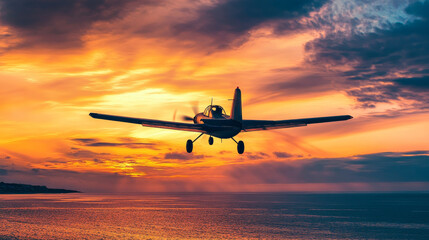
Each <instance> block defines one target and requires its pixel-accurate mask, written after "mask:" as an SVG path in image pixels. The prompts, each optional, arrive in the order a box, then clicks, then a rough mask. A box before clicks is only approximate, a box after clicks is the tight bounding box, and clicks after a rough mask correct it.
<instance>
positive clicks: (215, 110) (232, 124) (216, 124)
mask: <svg viewBox="0 0 429 240" xmlns="http://www.w3.org/2000/svg"><path fill="white" fill-rule="evenodd" d="M193 121H194V123H195V124H204V126H206V132H207V134H209V135H211V136H214V137H218V138H231V137H234V136H236V135H237V134H238V133H240V132H241V129H242V125H241V122H240V121H236V120H233V119H231V117H230V116H229V115H226V114H225V111H224V110H223V108H222V107H221V106H218V105H214V106H212V105H210V106H208V107H207V108H206V110H205V111H204V112H202V113H198V114H197V115H195V117H194V120H193Z"/></svg>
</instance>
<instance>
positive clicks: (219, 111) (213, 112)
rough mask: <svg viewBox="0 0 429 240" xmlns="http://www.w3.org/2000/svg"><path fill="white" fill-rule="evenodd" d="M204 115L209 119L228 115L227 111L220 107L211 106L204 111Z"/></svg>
mask: <svg viewBox="0 0 429 240" xmlns="http://www.w3.org/2000/svg"><path fill="white" fill-rule="evenodd" d="M204 115H205V116H208V117H215V118H216V117H222V115H226V112H225V109H223V107H221V106H219V105H209V106H207V107H206V109H205V110H204Z"/></svg>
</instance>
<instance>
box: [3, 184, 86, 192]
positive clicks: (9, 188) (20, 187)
mask: <svg viewBox="0 0 429 240" xmlns="http://www.w3.org/2000/svg"><path fill="white" fill-rule="evenodd" d="M78 192H79V191H75V190H67V189H55V188H47V187H45V186H35V185H28V184H19V183H4V182H0V194H29V193H78Z"/></svg>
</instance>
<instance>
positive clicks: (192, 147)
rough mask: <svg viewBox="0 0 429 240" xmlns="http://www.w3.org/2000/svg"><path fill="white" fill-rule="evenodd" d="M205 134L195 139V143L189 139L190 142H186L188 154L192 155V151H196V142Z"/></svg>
mask: <svg viewBox="0 0 429 240" xmlns="http://www.w3.org/2000/svg"><path fill="white" fill-rule="evenodd" d="M203 134H204V133H201V134H200V135H199V136H198V137H197V138H195V139H194V141H192V140H191V139H188V141H186V151H187V152H188V153H191V152H192V150H193V149H194V142H195V141H197V140H198V138H200V137H201V136H202V135H203Z"/></svg>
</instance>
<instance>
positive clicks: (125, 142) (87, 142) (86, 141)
mask: <svg viewBox="0 0 429 240" xmlns="http://www.w3.org/2000/svg"><path fill="white" fill-rule="evenodd" d="M71 140H72V141H74V142H77V143H79V144H80V145H82V146H87V147H125V148H149V149H156V145H157V144H156V143H142V142H138V140H136V139H130V138H121V139H120V140H121V142H104V141H100V140H99V139H97V138H74V139H71Z"/></svg>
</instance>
